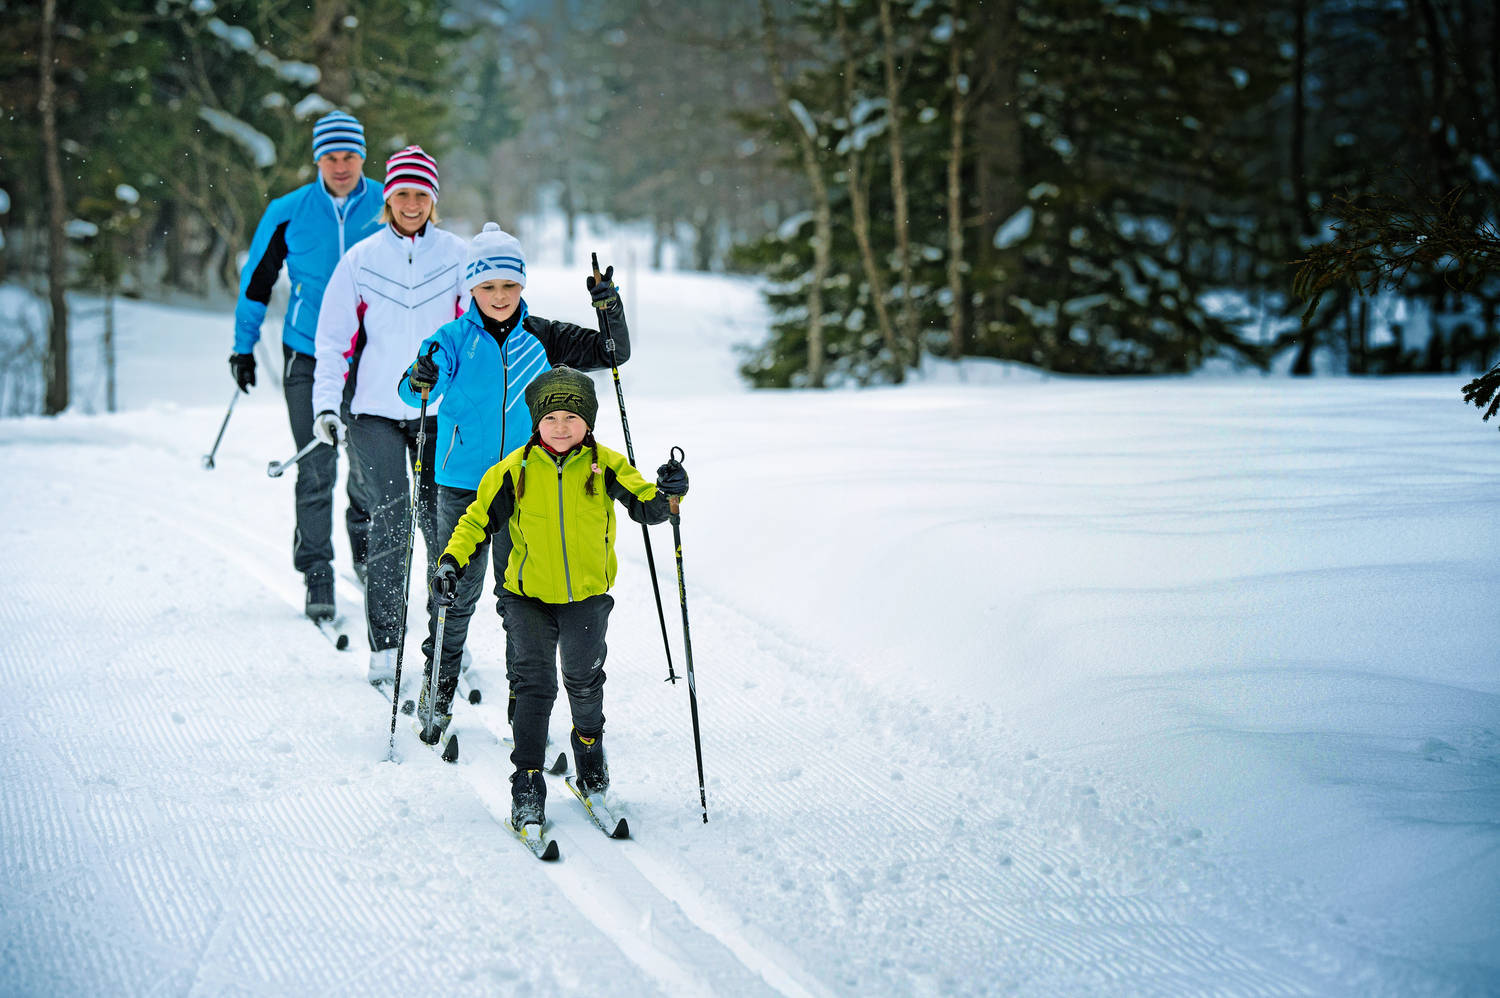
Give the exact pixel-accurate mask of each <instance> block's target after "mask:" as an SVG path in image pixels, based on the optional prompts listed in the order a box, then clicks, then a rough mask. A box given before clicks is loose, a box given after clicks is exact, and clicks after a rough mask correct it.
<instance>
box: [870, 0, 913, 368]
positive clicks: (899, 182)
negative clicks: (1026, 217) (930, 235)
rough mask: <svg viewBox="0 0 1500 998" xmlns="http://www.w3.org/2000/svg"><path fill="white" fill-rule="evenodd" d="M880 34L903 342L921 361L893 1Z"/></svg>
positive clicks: (886, 6)
mask: <svg viewBox="0 0 1500 998" xmlns="http://www.w3.org/2000/svg"><path fill="white" fill-rule="evenodd" d="M880 34H881V38H882V39H883V42H884V44H883V46H882V53H881V54H882V56H883V62H884V65H885V99H886V103H887V105H889V106H888V107H887V109H886V114H887V116H888V117H889V120H890V128H889V131H888V137H889V139H890V147H891V202H892V205H893V207H894V209H895V212H896V219H895V223H896V265H897V267H899V268H900V271H901V333H900V336H901V342H902V346H903V349H905V350H906V351H907V354H906V359H907V360H909V361H910V362H911V363H913V364H917V363H920V362H921V359H922V349H921V344H920V343H918V342H917V307H916V297H915V295H914V293H913V289H912V273H911V210H910V208H909V206H908V204H907V199H906V152H905V147H904V144H903V142H902V138H901V77H900V75H899V74H898V73H897V70H896V28H895V24H894V22H893V20H892V18H891V0H880Z"/></svg>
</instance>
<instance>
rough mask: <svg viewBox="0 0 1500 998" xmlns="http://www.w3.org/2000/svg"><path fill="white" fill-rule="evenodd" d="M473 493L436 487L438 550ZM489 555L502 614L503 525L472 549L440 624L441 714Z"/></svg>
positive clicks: (431, 626)
mask: <svg viewBox="0 0 1500 998" xmlns="http://www.w3.org/2000/svg"><path fill="white" fill-rule="evenodd" d="M477 494H478V493H476V492H474V491H473V490H472V489H455V488H452V487H451V486H447V485H439V486H438V487H437V536H438V543H439V545H440V546H441V547H444V548H446V547H447V546H448V539H449V538H451V537H452V536H453V528H454V527H455V526H457V525H458V521H459V519H460V518H461V517H462V516H463V515H464V511H465V510H467V509H468V508H469V503H471V502H473V501H474V497H475V495H477ZM438 554H439V556H441V554H442V551H441V550H439V552H438ZM489 555H493V558H491V559H490V560H491V561H493V563H494V571H495V596H496V597H497V602H496V604H495V609H496V610H497V611H499V612H501V613H504V611H503V610H502V609H501V601H503V598H504V596H505V588H504V586H505V563H506V561H507V560H509V558H510V531H509V530H508V529H506V526H505V524H503V523H502V524H500V525H499V529H497V530H496V531H495V535H494V538H493V539H492V540H491V541H484V542H483V543H481V544H480V545H479V546H478V547H477V548H475V549H474V554H473V556H472V557H471V558H470V559H469V565H468V567H467V568H466V569H465V570H464V574H463V576H462V577H461V578H460V579H459V580H458V591H457V592H456V593H455V594H454V599H453V605H452V606H450V607H448V616H447V617H446V618H445V620H444V621H443V665H442V671H441V673H440V675H439V676H438V699H437V707H438V710H440V711H443V712H444V713H446V712H447V711H448V706H449V704H451V703H453V693H454V690H456V689H457V688H458V667H459V664H460V662H461V661H462V659H463V653H464V642H466V641H467V640H468V637H469V621H470V620H471V619H472V618H473V616H474V608H475V607H477V606H478V605H479V597H480V596H481V595H483V593H484V575H485V570H486V558H487V556H489ZM433 565H434V566H436V565H437V562H436V561H434V562H433ZM431 611H432V612H431V614H430V615H429V618H428V621H427V639H426V640H425V641H423V642H422V655H423V657H424V658H425V659H426V660H427V661H429V662H430V661H432V644H433V640H434V638H435V636H436V633H437V606H436V604H435V603H434V605H433V606H432V607H431ZM505 647H506V654H505V659H506V662H505V678H506V681H507V685H508V684H509V680H510V678H511V677H510V672H511V670H510V642H508V641H507V642H506V645H505Z"/></svg>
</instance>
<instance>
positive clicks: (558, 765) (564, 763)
mask: <svg viewBox="0 0 1500 998" xmlns="http://www.w3.org/2000/svg"><path fill="white" fill-rule="evenodd" d="M567 771H568V753H566V752H559V753H557V761H556V762H554V763H553V764H552V765H551V766H550V767H549V768H548V769H547V772H549V773H551V774H552V775H553V776H558V775H561V774H562V773H566V772H567Z"/></svg>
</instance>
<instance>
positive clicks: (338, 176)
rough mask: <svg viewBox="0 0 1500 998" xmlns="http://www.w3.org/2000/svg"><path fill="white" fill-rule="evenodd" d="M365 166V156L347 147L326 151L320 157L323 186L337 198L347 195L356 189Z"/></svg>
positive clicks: (319, 164)
mask: <svg viewBox="0 0 1500 998" xmlns="http://www.w3.org/2000/svg"><path fill="white" fill-rule="evenodd" d="M364 166H365V158H364V157H363V156H361V155H360V154H359V153H357V152H350V151H348V150H347V149H340V150H337V151H335V152H326V153H324V154H323V155H322V156H320V157H319V158H318V173H319V175H321V176H322V178H323V186H325V187H327V188H328V193H330V194H332V195H333V196H334V197H336V198H341V197H345V196H346V195H348V194H349V192H351V191H353V190H354V185H355V184H357V183H359V173H360V171H361V170H363V169H364Z"/></svg>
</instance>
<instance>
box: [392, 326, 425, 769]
mask: <svg viewBox="0 0 1500 998" xmlns="http://www.w3.org/2000/svg"><path fill="white" fill-rule="evenodd" d="M436 352H437V344H436V343H434V344H432V347H431V349H429V350H428V351H427V356H429V357H431V356H432V355H433V354H434V353H436ZM429 391H431V389H430V388H424V389H422V409H421V413H420V414H419V415H418V416H417V460H416V463H415V467H413V469H412V480H411V506H410V509H409V511H408V516H407V522H406V568H405V570H404V571H403V572H402V573H401V586H402V591H401V643H400V644H398V645H397V646H396V681H395V688H394V689H393V690H392V691H391V743H390V746H389V748H387V749H386V755H385V757H386V761H388V762H393V761H395V758H396V713H397V711H398V710H399V709H400V706H401V658H402V656H403V655H404V654H405V652H406V610H407V607H409V606H410V605H411V549H412V545H413V543H414V541H415V540H416V535H417V512H418V510H417V502H418V498H419V497H420V496H421V494H422V451H423V449H424V448H425V447H426V446H427V393H428V392H429ZM432 692H433V693H436V692H437V691H436V690H434V691H432Z"/></svg>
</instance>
